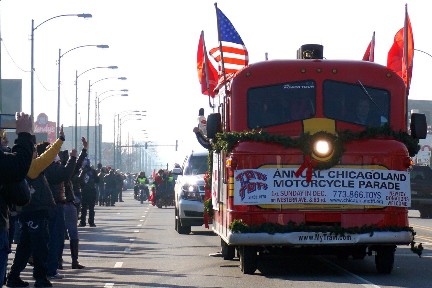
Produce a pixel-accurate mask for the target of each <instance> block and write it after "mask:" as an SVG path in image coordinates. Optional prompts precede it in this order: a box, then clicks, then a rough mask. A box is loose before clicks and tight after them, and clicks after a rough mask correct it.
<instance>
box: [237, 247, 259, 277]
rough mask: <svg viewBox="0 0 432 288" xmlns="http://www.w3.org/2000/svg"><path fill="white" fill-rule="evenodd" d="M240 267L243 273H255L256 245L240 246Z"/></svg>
mask: <svg viewBox="0 0 432 288" xmlns="http://www.w3.org/2000/svg"><path fill="white" fill-rule="evenodd" d="M239 249H240V269H241V271H242V272H243V274H254V273H255V271H256V269H257V250H256V248H255V247H250V246H243V247H240V248H239Z"/></svg>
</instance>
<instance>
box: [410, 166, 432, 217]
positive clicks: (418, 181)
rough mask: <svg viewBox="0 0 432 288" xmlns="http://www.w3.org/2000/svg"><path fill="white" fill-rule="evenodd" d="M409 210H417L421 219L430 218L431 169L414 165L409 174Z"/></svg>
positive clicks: (431, 203)
mask: <svg viewBox="0 0 432 288" xmlns="http://www.w3.org/2000/svg"><path fill="white" fill-rule="evenodd" d="M410 180H411V209H416V210H419V212H420V217H421V218H432V169H431V167H429V166H417V165H414V166H413V169H412V171H411V172H410Z"/></svg>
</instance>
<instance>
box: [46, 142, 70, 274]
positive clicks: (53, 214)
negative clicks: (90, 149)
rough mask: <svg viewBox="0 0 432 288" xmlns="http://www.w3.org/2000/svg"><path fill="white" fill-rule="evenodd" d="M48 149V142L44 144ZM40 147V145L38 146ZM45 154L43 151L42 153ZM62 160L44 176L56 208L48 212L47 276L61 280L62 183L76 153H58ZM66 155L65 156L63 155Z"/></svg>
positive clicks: (65, 179) (63, 196)
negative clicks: (62, 161)
mask: <svg viewBox="0 0 432 288" xmlns="http://www.w3.org/2000/svg"><path fill="white" fill-rule="evenodd" d="M44 144H45V145H46V146H47V147H48V146H49V145H50V143H49V142H44ZM40 146H41V147H42V145H40ZM43 152H45V151H43ZM59 154H60V155H62V158H69V159H67V161H66V164H65V165H62V163H61V159H60V157H59V156H57V157H56V158H55V159H54V161H53V162H52V163H51V164H50V165H49V166H48V168H47V169H45V171H44V174H45V177H46V179H47V181H48V184H49V186H50V189H51V192H52V194H53V197H54V200H55V202H56V206H55V207H53V208H52V209H51V211H50V218H49V224H48V227H49V242H48V247H49V251H48V258H47V275H48V277H49V278H52V279H55V278H59V279H61V278H63V275H61V274H59V273H58V272H57V269H58V267H59V265H60V263H59V261H60V259H61V256H62V254H63V247H64V239H65V229H66V228H65V213H64V205H65V204H66V196H65V187H64V182H65V181H69V180H70V178H71V177H72V173H73V171H74V169H75V165H76V161H77V151H76V150H75V149H73V150H72V151H71V153H70V156H69V155H68V154H69V152H68V151H67V150H65V151H61V153H59ZM63 154H66V155H63Z"/></svg>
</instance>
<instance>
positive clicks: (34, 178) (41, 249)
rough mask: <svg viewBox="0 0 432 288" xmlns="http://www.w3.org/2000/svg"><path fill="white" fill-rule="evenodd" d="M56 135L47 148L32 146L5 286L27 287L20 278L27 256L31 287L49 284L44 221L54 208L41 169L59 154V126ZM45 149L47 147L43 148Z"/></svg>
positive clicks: (61, 141) (47, 219)
mask: <svg viewBox="0 0 432 288" xmlns="http://www.w3.org/2000/svg"><path fill="white" fill-rule="evenodd" d="M59 134H60V137H59V138H58V139H57V140H56V141H55V142H54V143H53V144H52V145H50V146H49V147H48V148H47V147H46V145H45V144H44V143H39V144H38V145H37V146H36V152H37V153H36V152H35V153H33V161H32V162H31V166H30V169H29V170H28V173H27V180H28V184H29V186H30V190H31V191H32V197H31V200H30V202H29V203H28V204H27V205H25V206H23V207H21V212H20V214H19V223H20V226H21V229H22V230H21V235H20V239H19V243H18V245H17V247H16V252H15V258H14V260H13V264H12V267H11V269H10V272H9V274H8V277H7V286H8V287H27V286H28V285H29V284H28V282H25V281H23V280H21V278H20V274H21V271H23V270H24V268H25V267H26V265H27V262H28V260H29V258H30V255H32V257H33V265H34V267H33V278H34V279H35V283H34V286H35V287H52V284H51V282H50V281H49V280H48V278H47V263H46V260H47V256H48V240H49V232H48V221H49V211H50V210H51V209H52V208H53V207H55V205H56V204H55V201H54V198H53V195H52V193H51V189H50V187H49V184H48V181H47V180H46V177H45V174H44V173H43V172H44V170H45V169H46V168H47V167H48V166H49V165H50V164H51V163H52V161H53V160H54V158H55V157H56V156H57V154H58V153H59V151H60V149H61V146H62V144H63V142H64V140H65V138H64V133H63V126H61V128H60V133H59ZM46 148H47V149H46Z"/></svg>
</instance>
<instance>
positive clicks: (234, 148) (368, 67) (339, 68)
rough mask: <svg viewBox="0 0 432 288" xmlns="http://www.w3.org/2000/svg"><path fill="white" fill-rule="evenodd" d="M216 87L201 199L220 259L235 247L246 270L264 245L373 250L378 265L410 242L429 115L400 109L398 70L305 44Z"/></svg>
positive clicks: (387, 268)
mask: <svg viewBox="0 0 432 288" xmlns="http://www.w3.org/2000/svg"><path fill="white" fill-rule="evenodd" d="M223 85H224V86H222V87H219V88H220V89H219V92H218V95H217V97H216V98H217V100H216V101H215V102H216V103H220V104H219V105H218V106H217V107H218V110H217V113H213V114H210V115H209V116H208V119H207V136H208V138H209V139H210V141H212V145H213V149H212V150H211V151H210V152H211V153H210V154H211V156H210V157H212V159H213V161H212V167H211V170H210V171H212V172H211V188H210V189H211V194H212V195H211V201H208V202H207V203H206V206H207V207H206V208H207V209H210V211H212V214H213V215H212V217H213V230H214V232H215V233H217V234H218V235H219V236H220V238H221V249H222V255H223V257H224V259H225V260H232V259H233V258H234V257H235V256H236V252H237V255H239V258H240V267H241V270H242V271H243V273H245V274H253V273H255V271H256V269H257V263H258V260H259V257H265V256H266V255H267V254H270V255H271V254H280V253H298V252H300V253H314V254H330V255H337V256H338V257H343V258H347V257H349V256H351V257H353V258H355V259H363V258H364V257H365V256H366V255H370V256H371V255H375V263H376V269H377V271H378V272H379V273H391V271H392V268H393V264H394V254H395V250H396V247H397V245H410V244H411V248H412V250H416V249H417V248H416V247H417V246H416V245H415V243H414V241H413V239H414V234H415V232H414V231H413V229H412V228H411V227H409V223H408V207H409V206H410V200H411V198H410V197H411V196H410V182H409V169H410V164H411V162H410V156H413V155H414V154H415V153H416V152H417V151H418V139H420V138H424V137H425V136H426V120H425V119H426V118H425V115H424V114H414V113H413V114H412V115H408V109H407V102H408V100H407V89H406V86H405V83H404V82H403V80H402V79H401V77H399V76H398V75H397V74H395V73H394V72H393V71H390V70H389V69H388V68H387V67H385V66H382V65H379V64H377V63H373V62H368V61H347V60H329V59H324V57H323V47H322V46H321V45H316V44H307V45H303V46H301V47H300V49H299V50H298V51H297V59H292V60H269V61H263V62H258V63H253V64H250V65H248V66H247V67H245V68H244V69H242V70H241V71H239V72H237V73H236V74H235V75H234V76H233V77H232V78H229V79H228V80H227V81H226V82H225V83H224V84H223ZM408 118H410V120H409V123H407V122H408V121H407V119H408ZM408 126H409V129H408ZM208 211H209V210H208ZM420 248H421V247H420ZM418 249H419V248H418ZM417 252H418V251H417Z"/></svg>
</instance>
